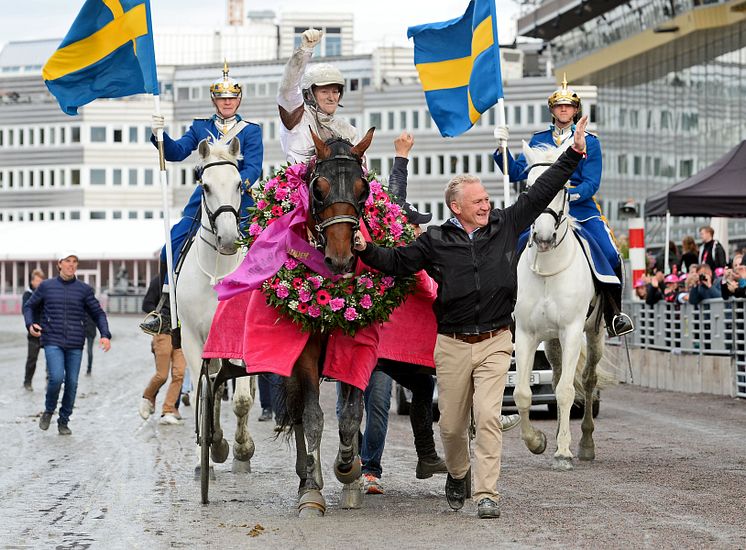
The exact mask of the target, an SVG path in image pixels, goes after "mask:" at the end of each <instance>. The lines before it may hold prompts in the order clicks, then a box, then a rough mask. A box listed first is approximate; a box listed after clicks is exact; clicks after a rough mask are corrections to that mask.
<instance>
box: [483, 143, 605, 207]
mask: <svg viewBox="0 0 746 550" xmlns="http://www.w3.org/2000/svg"><path fill="white" fill-rule="evenodd" d="M568 139H571V138H568ZM585 140H586V153H587V155H588V156H587V157H586V158H584V159H583V160H581V161H580V164H579V165H578V167H577V169H576V170H575V172H573V174H572V176H570V183H571V185H572V187H571V191H570V214H571V215H572V216H573V217H574V218H575V219H577V220H580V221H583V220H587V219H588V218H592V217H599V216H601V209H600V208H599V206H598V203H596V200H595V198H594V197H593V196H594V195H595V194H596V193H597V192H598V188H599V187H600V185H601V169H602V161H601V144H600V142H599V141H598V138H597V137H596V136H594V135H593V134H590V133H588V132H586V135H585ZM539 145H550V146H552V147H556V146H557V145H556V144H555V143H554V139H553V138H552V130H551V129H550V130H544V131H543V132H536V133H535V134H534V135H533V137H532V138H531V141H530V142H529V146H530V147H538V146H539ZM493 158H494V159H495V162H496V163H497V166H498V168H500V170H502V166H503V161H502V155H501V154H500V149H497V150H496V151H495V154H494V155H493ZM526 164H527V163H526V157H524V156H523V153H521V154H520V155H518V157H517V158H516V159H513V155H511V154H510V151H508V175H509V176H510V181H521V180H524V179H526V177H528V173H527V172H526V169H527V168H528V166H527V165H526Z"/></svg>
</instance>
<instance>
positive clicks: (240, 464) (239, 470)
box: [231, 458, 251, 474]
mask: <svg viewBox="0 0 746 550" xmlns="http://www.w3.org/2000/svg"><path fill="white" fill-rule="evenodd" d="M231 471H232V472H233V473H234V474H250V473H251V460H238V459H237V458H234V459H233V465H232V466H231Z"/></svg>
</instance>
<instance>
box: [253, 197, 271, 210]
mask: <svg viewBox="0 0 746 550" xmlns="http://www.w3.org/2000/svg"><path fill="white" fill-rule="evenodd" d="M268 204H269V203H268V202H267V201H265V200H264V199H259V200H258V201H256V207H257V208H258V209H259V210H264V209H265V208H267V205H268Z"/></svg>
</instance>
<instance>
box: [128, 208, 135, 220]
mask: <svg viewBox="0 0 746 550" xmlns="http://www.w3.org/2000/svg"><path fill="white" fill-rule="evenodd" d="M127 219H129V220H136V219H137V210H130V211H129V212H127Z"/></svg>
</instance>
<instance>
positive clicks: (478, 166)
mask: <svg viewBox="0 0 746 550" xmlns="http://www.w3.org/2000/svg"><path fill="white" fill-rule="evenodd" d="M474 171H475V172H476V173H477V174H481V173H482V155H477V156H476V157H475V158H474Z"/></svg>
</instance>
